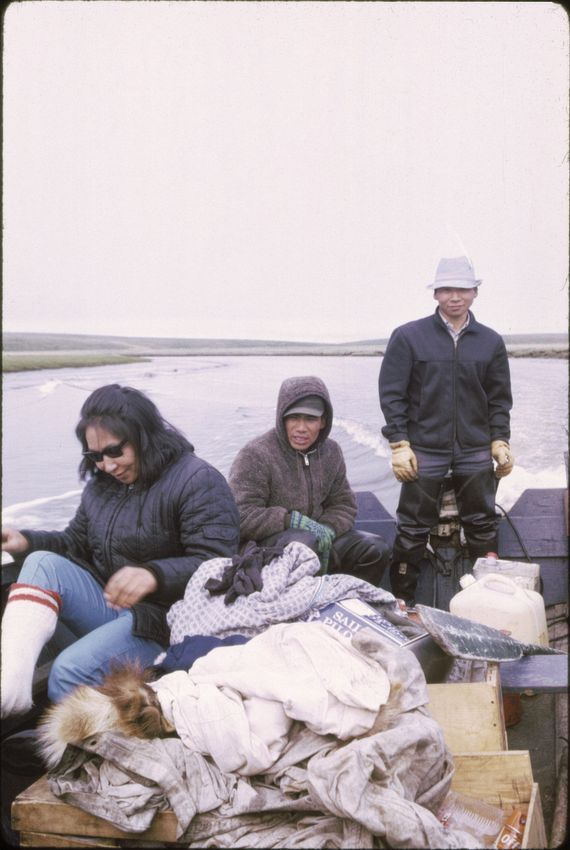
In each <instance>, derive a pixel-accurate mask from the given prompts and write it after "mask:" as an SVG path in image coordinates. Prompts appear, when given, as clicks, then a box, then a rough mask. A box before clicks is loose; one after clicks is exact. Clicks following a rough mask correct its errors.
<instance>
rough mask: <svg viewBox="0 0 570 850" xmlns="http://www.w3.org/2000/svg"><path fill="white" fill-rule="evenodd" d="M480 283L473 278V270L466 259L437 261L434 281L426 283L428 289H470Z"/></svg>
mask: <svg viewBox="0 0 570 850" xmlns="http://www.w3.org/2000/svg"><path fill="white" fill-rule="evenodd" d="M482 282H483V281H482V280H477V279H476V278H475V269H474V268H473V266H472V265H471V261H470V260H469V258H468V257H450V258H443V259H441V260H440V261H439V263H438V266H437V269H436V272H435V280H434V282H433V283H428V289H440V288H441V287H443V286H449V287H451V288H452V289H472V288H473V287H474V286H480V285H481V284H482Z"/></svg>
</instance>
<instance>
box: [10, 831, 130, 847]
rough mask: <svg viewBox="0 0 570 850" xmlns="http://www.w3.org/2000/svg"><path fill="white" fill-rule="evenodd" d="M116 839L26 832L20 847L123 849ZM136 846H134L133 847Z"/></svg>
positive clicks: (22, 836)
mask: <svg viewBox="0 0 570 850" xmlns="http://www.w3.org/2000/svg"><path fill="white" fill-rule="evenodd" d="M123 846H124V842H123V841H122V840H121V841H119V839H116V838H88V837H87V836H80V835H54V834H53V832H24V833H21V834H20V847H123ZM133 846H134V845H133Z"/></svg>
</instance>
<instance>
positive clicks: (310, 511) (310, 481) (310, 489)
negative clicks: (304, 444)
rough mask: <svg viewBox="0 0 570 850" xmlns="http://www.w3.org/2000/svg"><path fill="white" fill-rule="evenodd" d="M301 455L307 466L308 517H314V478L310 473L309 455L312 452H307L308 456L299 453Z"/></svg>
mask: <svg viewBox="0 0 570 850" xmlns="http://www.w3.org/2000/svg"><path fill="white" fill-rule="evenodd" d="M299 454H300V455H301V456H302V458H303V464H304V466H305V470H307V471H306V472H305V476H306V479H307V489H308V493H309V508H308V515H309V516H310V517H312V515H313V477H312V475H311V471H310V470H311V463H310V461H309V454H311V452H307V454H304V453H303V452H299Z"/></svg>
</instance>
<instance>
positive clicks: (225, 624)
mask: <svg viewBox="0 0 570 850" xmlns="http://www.w3.org/2000/svg"><path fill="white" fill-rule="evenodd" d="M231 563H232V561H231V558H213V559H211V560H209V561H204V563H203V564H201V565H200V567H198V569H197V570H196V572H195V573H194V575H193V576H192V578H191V579H190V581H189V582H188V584H187V585H186V591H185V593H184V599H180V600H179V601H178V602H175V603H174V605H172V607H171V608H170V610H169V611H168V614H167V622H168V625H169V627H170V643H171V644H172V645H174V644H178V643H180V642H181V641H183V640H184V638H185V637H186V636H187V635H217V636H219V637H227V636H228V635H232V634H242V635H245V636H246V637H253V636H254V635H257V634H260V633H261V632H263V631H265V629H266V628H267V627H268V626H271V625H273V624H274V623H286V622H291V621H293V620H298V619H300V618H301V617H303V616H304V615H305V614H307V613H308V612H309V611H310V610H311V609H313V608H322V607H324V606H325V605H328V604H329V602H336V601H338V600H339V599H350V598H355V597H356V598H359V599H362V600H364V601H365V602H369V603H370V604H372V605H376V606H378V605H385V606H386V610H390V611H396V610H397V603H396V601H395V599H394V597H393V596H392V594H391V593H388V591H386V590H382V589H381V588H379V587H374V585H372V584H369V583H368V582H366V581H363V580H362V579H358V578H355V577H354V576H350V575H346V574H344V573H338V574H335V575H324V576H323V575H321V576H318V575H317V573H318V572H319V569H320V562H319V559H318V558H317V556H316V555H315V553H314V552H313V551H312V550H311V549H309V548H308V547H307V546H304V545H303V544H302V543H289V544H288V545H287V546H286V547H285V549H284V551H283V555H281V556H280V557H277V558H273V560H272V561H270V562H269V564H267V565H266V566H265V567H263V570H262V580H263V587H262V588H261V590H259V591H255V592H254V593H251V594H249V595H248V596H238V598H237V599H236V600H235V602H233V603H232V604H231V605H226V604H225V602H224V599H223V597H222V596H212V595H211V594H210V593H209V591H208V590H207V589H206V587H205V585H206V583H207V582H208V581H209V580H210V579H216V580H220V579H221V578H222V576H223V574H224V570H225V569H226V568H227V567H228V566H229V565H231Z"/></svg>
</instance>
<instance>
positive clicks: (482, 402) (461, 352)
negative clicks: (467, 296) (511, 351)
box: [379, 310, 512, 450]
mask: <svg viewBox="0 0 570 850" xmlns="http://www.w3.org/2000/svg"><path fill="white" fill-rule="evenodd" d="M379 390H380V405H381V407H382V412H383V414H384V418H385V420H386V425H385V426H384V427H383V428H382V433H383V434H384V436H385V437H386V439H387V440H388V441H389V442H391V443H394V442H398V441H399V440H409V441H410V443H411V444H412V446H416V447H417V448H421V449H428V450H430V449H431V450H434V449H435V450H438V449H439V450H443V449H451V448H452V447H453V444H454V441H457V442H458V443H459V445H460V446H461V447H463V448H481V447H483V446H488V445H489V444H490V442H491V440H508V439H509V437H510V410H511V407H512V395H511V381H510V371H509V361H508V356H507V350H506V347H505V344H504V342H503V339H502V337H501V336H500V335H499V334H498V333H497V332H496V331H494V330H492V329H491V328H488V327H486V326H485V325H481V324H480V323H479V322H477V321H476V319H475V317H474V316H473V314H472V313H471V312H470V313H469V324H468V326H467V328H466V329H465V330H464V331H463V333H462V334H461V336H460V337H459V340H458V342H457V346H455V344H454V341H453V339H452V337H451V335H450V333H449V331H448V330H447V328H446V326H445V324H444V322H443V320H442V319H441V317H440V315H439V313H438V311H437V310H436V311H435V314H434V315H432V316H427V317H426V318H425V319H418V320H416V321H413V322H408V323H407V324H405V325H402V326H401V327H399V328H396V330H395V331H394V332H393V334H392V336H391V337H390V340H389V342H388V345H387V347H386V352H385V354H384V358H383V360H382V365H381V368H380V378H379Z"/></svg>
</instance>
